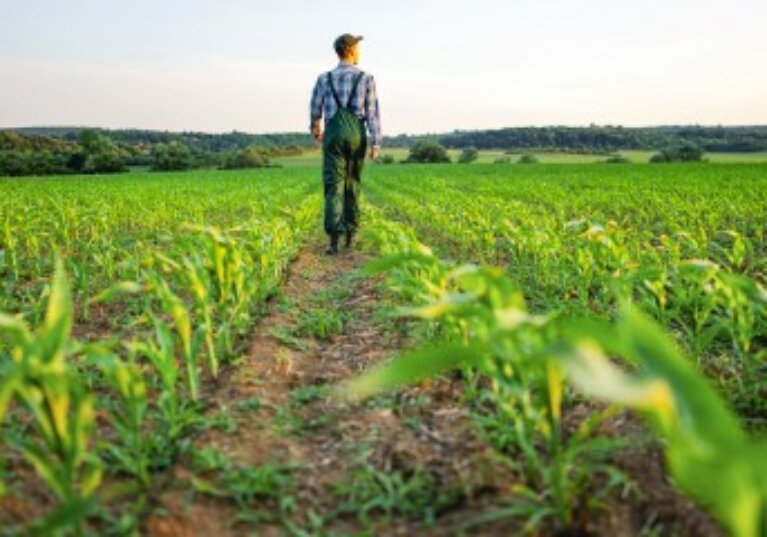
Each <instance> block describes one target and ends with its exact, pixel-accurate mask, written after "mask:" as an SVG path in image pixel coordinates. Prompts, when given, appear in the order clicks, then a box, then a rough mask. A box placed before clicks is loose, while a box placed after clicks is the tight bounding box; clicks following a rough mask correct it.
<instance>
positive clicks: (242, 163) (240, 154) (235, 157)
mask: <svg viewBox="0 0 767 537" xmlns="http://www.w3.org/2000/svg"><path fill="white" fill-rule="evenodd" d="M269 165H270V163H269V157H268V156H267V153H266V152H265V151H264V150H263V149H262V148H260V147H257V146H254V145H252V146H249V147H246V148H245V149H240V150H239V151H235V152H234V153H232V154H230V155H229V156H227V157H226V158H225V159H224V165H223V168H224V169H227V170H235V169H242V168H266V167H268V166H269Z"/></svg>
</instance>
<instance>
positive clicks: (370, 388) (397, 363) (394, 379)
mask: <svg viewBox="0 0 767 537" xmlns="http://www.w3.org/2000/svg"><path fill="white" fill-rule="evenodd" d="M486 351H487V349H486V348H485V347H484V346H482V345H472V346H468V347H467V346H465V345H461V344H458V343H451V344H445V345H440V346H437V347H426V348H423V349H419V350H416V351H412V352H407V353H405V354H402V355H399V356H397V357H395V358H393V359H391V360H389V361H387V362H384V363H382V364H379V365H376V366H374V367H373V368H372V369H370V370H369V371H367V372H366V373H364V374H362V375H361V376H359V377H357V378H355V379H352V380H350V381H348V382H346V383H344V384H342V385H341V387H340V394H341V395H346V396H348V397H352V398H355V399H364V398H367V397H370V396H372V395H375V394H377V393H380V392H383V391H388V390H395V389H397V388H401V387H404V386H407V385H409V384H414V383H417V382H420V381H422V380H425V379H428V378H431V377H434V376H436V375H439V374H440V373H443V372H445V371H449V370H452V369H456V368H458V367H462V366H465V365H468V364H471V363H473V362H476V361H477V360H478V358H479V357H481V356H482V355H483V354H484V353H485V352H486Z"/></svg>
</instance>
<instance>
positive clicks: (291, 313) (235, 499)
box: [144, 247, 512, 536]
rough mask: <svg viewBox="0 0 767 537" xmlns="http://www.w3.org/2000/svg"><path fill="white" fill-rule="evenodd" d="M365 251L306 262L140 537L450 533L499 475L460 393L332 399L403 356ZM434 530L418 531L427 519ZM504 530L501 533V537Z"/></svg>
mask: <svg viewBox="0 0 767 537" xmlns="http://www.w3.org/2000/svg"><path fill="white" fill-rule="evenodd" d="M367 259H368V257H367V256H366V255H365V254H363V253H360V252H357V251H354V250H352V251H346V252H343V253H342V254H341V255H339V256H337V257H334V258H326V257H325V256H323V255H322V253H321V250H320V248H319V247H313V248H310V249H307V250H305V251H303V252H302V253H301V254H300V256H299V257H298V259H297V260H296V261H295V262H294V264H293V266H292V267H291V270H290V274H289V277H288V279H287V282H286V284H285V286H284V289H283V294H282V296H281V297H280V298H279V299H278V300H275V301H274V302H273V303H272V304H271V305H270V308H269V312H268V314H267V316H266V317H265V319H263V320H262V322H261V323H260V324H259V326H258V328H257V330H256V332H255V334H254V338H253V341H252V344H251V346H250V350H249V352H248V353H247V356H246V357H245V358H244V360H243V361H242V363H240V364H238V365H237V366H236V367H233V368H231V369H229V370H228V371H227V372H226V373H225V375H224V377H223V378H222V379H221V380H220V382H219V383H218V384H219V386H220V387H219V388H218V389H216V390H214V391H213V393H211V394H210V395H209V399H210V400H211V401H212V402H213V403H212V410H211V411H210V412H209V414H208V421H209V422H210V423H211V424H212V427H211V428H210V429H209V430H208V431H206V432H205V433H204V434H203V435H202V436H200V437H199V438H197V439H196V440H195V445H194V449H193V452H192V454H191V455H190V456H187V457H184V459H183V460H182V461H181V463H180V464H179V465H177V467H176V468H175V469H174V471H173V476H172V477H173V482H172V484H171V486H170V487H169V488H166V490H165V492H163V493H162V495H161V497H160V498H159V503H160V505H161V507H160V509H156V510H155V512H154V514H153V515H152V516H151V517H150V518H149V519H148V520H147V521H146V523H145V528H144V529H145V533H146V534H147V535H152V536H166V535H176V536H178V535H181V536H186V535H188V536H192V535H195V536H196V535H211V536H213V535H217V536H228V535H251V534H258V535H284V534H286V533H287V532H288V530H292V531H294V532H297V531H299V529H301V530H303V531H305V532H307V533H308V534H312V535H316V534H339V533H340V534H349V533H359V532H363V533H371V534H381V533H386V534H390V535H392V534H395V535H396V534H400V535H408V534H412V532H413V531H414V530H419V533H421V534H424V532H425V533H428V534H437V533H448V534H454V533H455V531H456V528H457V525H458V524H459V523H462V522H464V519H463V517H462V514H461V513H462V511H464V510H466V509H468V510H472V509H473V510H474V511H475V512H476V507H477V506H476V505H473V504H474V503H475V502H477V501H482V498H483V495H484V493H486V492H488V491H498V489H499V487H504V486H507V485H503V483H510V482H511V481H512V480H510V479H504V473H505V472H504V471H502V470H500V469H499V467H498V464H497V463H495V464H493V463H492V462H491V451H490V449H489V448H488V447H487V446H486V445H485V444H484V443H482V442H481V441H479V440H478V439H477V438H475V436H474V435H473V433H472V432H471V431H472V428H471V427H470V426H469V425H468V420H467V418H466V417H465V415H464V411H463V410H462V409H461V406H460V404H459V402H458V399H459V396H460V386H458V385H457V383H456V382H452V381H449V380H444V381H437V382H433V383H431V384H429V385H427V386H421V387H418V388H415V389H412V390H409V391H407V392H405V393H403V394H400V395H398V396H384V397H380V398H378V399H375V400H372V401H370V402H367V403H365V404H358V405H352V406H348V405H343V404H340V403H336V402H332V401H331V400H329V398H328V397H327V391H328V390H327V388H329V387H331V386H333V385H335V384H336V383H337V382H338V381H340V380H342V379H346V378H348V377H350V376H352V375H354V374H356V373H358V372H360V371H362V370H363V369H365V368H366V367H367V366H368V365H369V364H370V363H372V362H375V361H377V360H380V359H382V358H385V357H386V356H389V355H390V354H391V353H392V352H394V350H396V349H398V348H400V347H402V346H403V345H404V344H405V341H404V336H403V335H402V331H401V330H398V328H397V325H396V323H394V322H393V321H392V320H391V319H387V318H386V317H385V316H382V315H380V309H379V308H380V302H381V299H382V298H381V296H380V282H379V281H378V280H374V279H373V280H371V279H364V278H360V277H359V276H358V275H357V273H356V272H355V271H356V269H358V268H360V267H361V266H362V265H363V264H364V263H365V262H366V260H367ZM448 510H449V511H450V514H449V515H448V516H446V517H442V518H441V519H440V524H439V528H440V530H439V531H437V530H436V529H435V528H434V527H429V526H428V525H427V526H426V527H424V526H423V522H417V521H418V520H419V519H420V520H421V521H423V520H424V513H426V514H427V518H428V516H431V517H437V516H439V515H440V513H441V512H443V511H448ZM507 532H508V529H507V530H506V533H507Z"/></svg>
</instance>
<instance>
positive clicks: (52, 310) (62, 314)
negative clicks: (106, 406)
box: [38, 258, 72, 367]
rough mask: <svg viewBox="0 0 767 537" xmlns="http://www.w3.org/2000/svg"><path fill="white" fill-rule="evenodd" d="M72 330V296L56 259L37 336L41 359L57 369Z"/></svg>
mask: <svg viewBox="0 0 767 537" xmlns="http://www.w3.org/2000/svg"><path fill="white" fill-rule="evenodd" d="M71 330H72V296H71V293H70V290H69V283H68V282H67V277H66V273H65V271H64V264H63V263H62V261H61V259H60V258H57V259H56V269H55V273H54V276H53V286H52V289H51V296H50V297H49V299H48V309H47V310H46V312H45V320H44V322H43V326H42V328H41V330H40V333H39V335H38V343H39V345H40V351H41V357H42V359H43V360H44V361H45V362H47V363H49V364H51V365H54V367H58V366H59V364H60V362H61V361H62V360H63V358H64V347H65V345H66V342H67V339H68V338H69V334H70V332H71Z"/></svg>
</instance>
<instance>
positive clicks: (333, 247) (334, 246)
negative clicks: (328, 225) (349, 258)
mask: <svg viewBox="0 0 767 537" xmlns="http://www.w3.org/2000/svg"><path fill="white" fill-rule="evenodd" d="M337 253H338V235H331V236H330V244H328V247H327V248H325V254H326V255H335V254H337Z"/></svg>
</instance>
